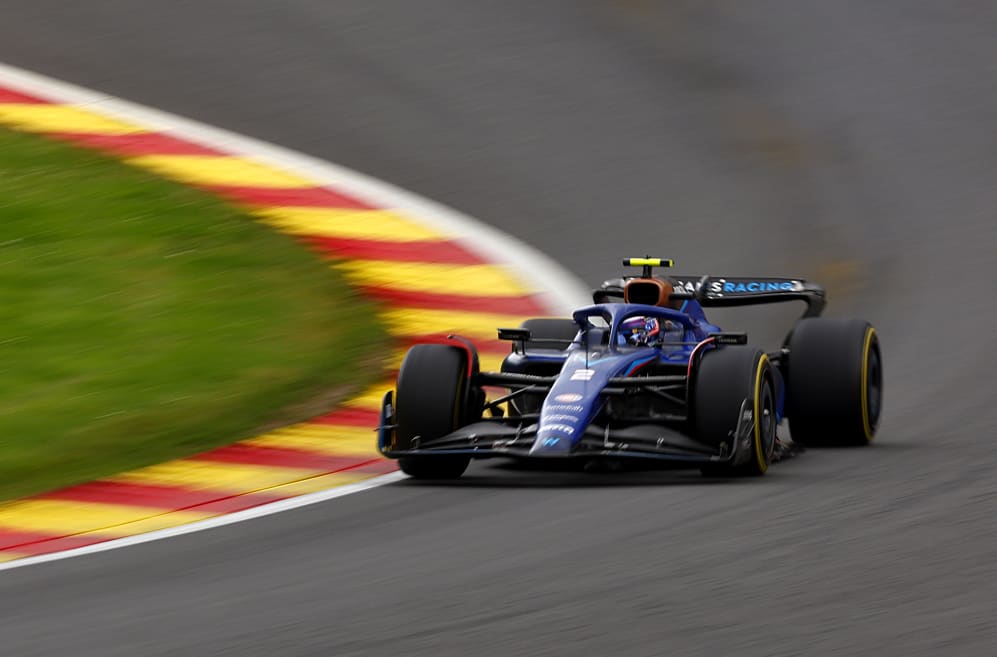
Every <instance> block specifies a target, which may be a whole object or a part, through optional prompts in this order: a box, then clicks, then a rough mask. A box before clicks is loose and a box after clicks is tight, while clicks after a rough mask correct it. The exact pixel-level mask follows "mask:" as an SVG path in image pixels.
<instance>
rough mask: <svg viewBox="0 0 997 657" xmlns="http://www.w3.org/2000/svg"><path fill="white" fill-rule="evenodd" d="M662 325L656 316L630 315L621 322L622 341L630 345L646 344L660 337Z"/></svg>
mask: <svg viewBox="0 0 997 657" xmlns="http://www.w3.org/2000/svg"><path fill="white" fill-rule="evenodd" d="M660 334H661V325H660V324H659V323H658V320H657V319H655V318H654V317H643V316H637V317H628V318H627V319H625V320H623V321H622V322H620V330H619V336H620V340H621V342H624V343H625V344H630V345H641V346H646V345H649V344H651V343H652V342H654V341H656V340H657V339H658V336H659V335H660Z"/></svg>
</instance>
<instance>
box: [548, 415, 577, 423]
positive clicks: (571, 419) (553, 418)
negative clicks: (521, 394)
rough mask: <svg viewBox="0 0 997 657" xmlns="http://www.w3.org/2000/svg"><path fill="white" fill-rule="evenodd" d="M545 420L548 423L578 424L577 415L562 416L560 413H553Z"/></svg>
mask: <svg viewBox="0 0 997 657" xmlns="http://www.w3.org/2000/svg"><path fill="white" fill-rule="evenodd" d="M544 420H546V421H547V422H577V421H578V416H577V415H561V414H558V413H553V414H549V415H544Z"/></svg>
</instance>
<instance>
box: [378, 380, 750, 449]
mask: <svg viewBox="0 0 997 657" xmlns="http://www.w3.org/2000/svg"><path fill="white" fill-rule="evenodd" d="M742 406H743V408H742V412H741V414H740V418H741V419H740V420H739V421H738V425H737V429H736V431H735V435H736V438H735V439H733V440H732V441H731V444H730V445H729V446H728V445H726V444H725V445H722V446H721V448H720V449H719V450H717V449H713V448H711V447H710V446H708V445H704V444H703V443H700V442H697V441H696V440H693V439H692V438H690V437H688V436H687V435H685V434H684V433H682V432H680V431H678V430H677V429H674V428H672V427H669V426H667V425H662V424H654V423H647V424H634V425H630V426H627V427H622V428H611V427H600V426H597V425H594V424H593V425H589V426H588V427H587V428H586V430H585V434H584V436H582V438H581V440H579V441H578V444H577V446H576V447H575V449H574V450H572V451H571V452H568V453H565V454H562V455H557V456H551V455H549V454H544V455H542V456H541V455H536V454H531V452H530V449H531V448H532V446H533V443H534V441H535V439H536V434H537V423H536V421H537V419H538V416H520V417H518V418H515V422H513V420H511V419H509V418H488V419H483V420H481V421H478V422H474V423H472V424H468V425H466V426H464V427H461V428H459V429H457V430H456V431H454V432H452V433H450V434H448V435H446V436H442V437H439V438H435V439H433V440H430V441H426V442H425V443H421V444H420V443H418V442H417V444H416V445H415V446H414V447H413V448H412V449H408V450H395V449H393V448H392V445H393V443H394V440H393V432H394V429H395V425H394V418H393V407H392V393H391V392H388V393H387V394H386V395H385V396H384V400H383V402H382V405H381V422H380V426H379V427H378V430H377V431H378V437H377V448H378V451H379V452H380V453H381V454H382V455H383V456H386V457H387V458H393V459H397V458H402V457H412V456H419V457H432V456H445V455H456V454H464V455H468V456H472V457H474V458H491V457H509V458H514V459H530V460H541V459H552V458H553V459H579V458H584V459H599V458H604V459H645V460H651V461H661V462H673V463H686V464H690V465H697V464H698V465H725V464H730V465H735V464H738V463H740V462H742V461H743V460H744V459H745V458H747V456H748V455H750V450H751V437H752V429H753V424H752V422H751V421H750V412H748V413H746V412H744V411H746V410H748V406H747V400H745V402H744V404H742Z"/></svg>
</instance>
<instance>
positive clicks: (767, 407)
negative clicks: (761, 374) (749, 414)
mask: <svg viewBox="0 0 997 657" xmlns="http://www.w3.org/2000/svg"><path fill="white" fill-rule="evenodd" d="M759 410H760V411H761V417H760V418H759V428H760V430H761V432H760V438H761V441H760V442H761V445H760V446H761V448H762V453H763V454H764V455H765V462H766V463H768V462H769V461H770V460H771V458H772V452H773V450H774V449H775V419H776V418H775V399H774V396H773V394H772V386H771V384H769V382H768V381H766V382H765V384H764V385H763V386H762V399H761V404H759Z"/></svg>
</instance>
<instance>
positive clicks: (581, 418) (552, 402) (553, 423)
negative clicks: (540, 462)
mask: <svg viewBox="0 0 997 657" xmlns="http://www.w3.org/2000/svg"><path fill="white" fill-rule="evenodd" d="M576 386H577V384H576ZM555 388H556V386H555ZM591 402H592V400H591V399H590V398H587V397H586V396H585V395H583V394H582V393H581V390H580V386H579V390H578V391H575V392H571V393H552V394H551V395H550V396H549V397H548V398H547V400H546V401H545V402H544V405H543V409H542V410H541V411H540V422H539V426H538V428H537V437H536V440H534V441H533V447H532V448H530V455H532V456H564V455H565V454H568V453H570V452H571V451H572V450H573V449H574V447H575V445H577V444H578V440H579V439H580V438H581V436H582V433H584V431H585V427H586V426H588V420H589V416H590V415H591V412H592V408H591Z"/></svg>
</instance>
